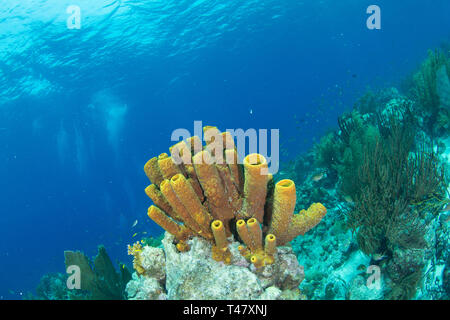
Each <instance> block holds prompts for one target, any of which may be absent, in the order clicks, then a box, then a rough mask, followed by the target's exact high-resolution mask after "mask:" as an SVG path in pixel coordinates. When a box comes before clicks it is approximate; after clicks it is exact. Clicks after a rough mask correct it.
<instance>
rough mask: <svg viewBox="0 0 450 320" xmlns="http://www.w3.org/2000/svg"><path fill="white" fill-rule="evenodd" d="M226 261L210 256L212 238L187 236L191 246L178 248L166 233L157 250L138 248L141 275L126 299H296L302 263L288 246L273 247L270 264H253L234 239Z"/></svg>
mask: <svg viewBox="0 0 450 320" xmlns="http://www.w3.org/2000/svg"><path fill="white" fill-rule="evenodd" d="M230 240H231V241H230V245H229V248H230V252H231V263H230V264H225V263H224V262H221V261H215V260H214V259H213V258H212V257H211V246H212V244H211V242H209V241H207V240H205V239H202V238H200V237H194V238H192V239H190V240H188V244H189V247H190V250H189V251H187V252H180V251H179V250H178V249H177V248H176V245H175V244H174V236H173V235H171V234H169V233H167V232H166V234H165V237H164V239H163V241H162V244H163V247H162V248H154V247H150V246H145V247H143V249H142V251H141V252H140V256H141V258H142V259H141V261H142V264H141V267H142V268H143V271H144V272H142V273H141V274H138V273H134V274H133V278H132V280H131V281H130V282H129V283H128V284H127V287H126V292H127V294H128V298H129V299H136V300H156V299H170V300H184V299H194V300H216V299H217V300H228V299H237V300H241V299H250V300H258V299H264V300H274V299H280V300H292V299H301V298H302V297H303V296H302V294H301V293H300V290H299V285H300V283H301V282H302V281H303V279H304V271H303V267H302V266H300V265H299V263H298V260H297V257H296V256H295V254H294V253H293V251H292V249H291V248H290V247H288V246H280V247H277V252H276V259H275V263H273V264H270V265H267V266H265V267H262V268H258V269H257V268H255V267H254V265H253V264H251V263H249V262H248V261H247V260H246V259H245V257H243V256H242V255H241V254H240V252H239V250H238V246H239V245H240V244H239V242H237V241H233V240H232V239H230Z"/></svg>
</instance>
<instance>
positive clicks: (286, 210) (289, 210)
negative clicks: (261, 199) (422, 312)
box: [269, 179, 297, 237]
mask: <svg viewBox="0 0 450 320" xmlns="http://www.w3.org/2000/svg"><path fill="white" fill-rule="evenodd" d="M296 200H297V198H296V194H295V184H294V181H292V180H289V179H284V180H281V181H279V182H278V183H277V184H276V185H275V191H274V195H273V205H272V220H271V222H270V228H269V233H272V234H274V235H275V236H276V237H280V236H282V235H284V234H285V233H286V232H287V230H288V228H289V225H290V224H291V218H292V215H293V214H294V209H295V202H296Z"/></svg>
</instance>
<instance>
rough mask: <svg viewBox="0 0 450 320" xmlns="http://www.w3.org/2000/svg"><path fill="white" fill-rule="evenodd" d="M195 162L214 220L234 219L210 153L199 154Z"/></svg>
mask: <svg viewBox="0 0 450 320" xmlns="http://www.w3.org/2000/svg"><path fill="white" fill-rule="evenodd" d="M193 160H194V167H195V171H196V173H197V176H198V180H199V182H200V185H201V186H202V189H203V191H204V193H205V196H206V198H207V199H208V203H209V206H210V209H211V214H212V215H213V217H214V219H216V220H222V221H226V220H230V219H232V218H233V217H234V215H233V211H232V210H231V208H230V206H229V205H228V202H227V198H226V191H225V188H224V185H223V184H222V180H221V179H220V176H219V172H218V171H217V168H216V166H215V165H214V164H213V160H212V157H211V155H210V153H209V152H208V151H206V150H203V151H201V152H199V153H197V154H196V155H195V156H194V157H193Z"/></svg>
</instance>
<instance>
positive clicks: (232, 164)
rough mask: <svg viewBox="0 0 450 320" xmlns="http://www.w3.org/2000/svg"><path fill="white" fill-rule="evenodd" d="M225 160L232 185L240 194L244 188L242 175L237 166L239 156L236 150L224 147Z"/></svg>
mask: <svg viewBox="0 0 450 320" xmlns="http://www.w3.org/2000/svg"><path fill="white" fill-rule="evenodd" d="M225 161H226V163H227V165H228V167H229V168H230V172H231V178H232V179H233V183H234V185H235V186H236V187H237V189H238V192H239V193H240V194H242V193H243V190H244V175H243V174H242V169H241V167H240V166H239V158H238V154H237V152H236V150H234V149H226V150H225Z"/></svg>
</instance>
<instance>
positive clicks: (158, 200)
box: [145, 184, 181, 220]
mask: <svg viewBox="0 0 450 320" xmlns="http://www.w3.org/2000/svg"><path fill="white" fill-rule="evenodd" d="M145 193H146V194H147V196H148V197H149V198H150V199H152V201H153V203H154V204H156V205H157V206H158V207H159V208H161V209H162V210H163V211H164V212H166V213H167V214H168V215H169V216H170V217H172V218H173V219H176V220H181V218H180V217H179V216H178V215H177V214H176V213H175V211H174V210H173V208H172V207H171V206H170V204H169V202H168V201H167V199H166V198H165V197H164V195H163V194H162V193H161V191H160V190H159V189H158V188H157V187H156V185H154V184H151V185H149V186H148V187H147V188H145Z"/></svg>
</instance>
